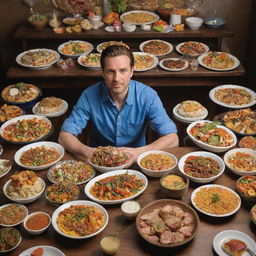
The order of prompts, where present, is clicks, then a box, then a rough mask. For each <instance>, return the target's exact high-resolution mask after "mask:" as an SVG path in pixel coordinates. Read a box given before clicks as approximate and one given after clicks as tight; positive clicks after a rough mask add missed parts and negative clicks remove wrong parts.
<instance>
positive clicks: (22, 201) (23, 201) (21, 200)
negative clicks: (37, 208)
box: [3, 177, 45, 204]
mask: <svg viewBox="0 0 256 256" xmlns="http://www.w3.org/2000/svg"><path fill="white" fill-rule="evenodd" d="M38 179H39V181H40V182H41V184H42V189H41V190H40V192H38V193H37V194H36V195H33V196H29V197H27V198H14V197H11V196H10V195H9V194H8V193H7V189H8V187H9V186H10V184H11V182H12V180H11V179H10V180H8V181H7V182H6V183H5V184H4V187H3V192H4V195H5V196H6V197H7V198H8V199H9V200H11V201H13V202H16V203H19V204H29V203H32V202H34V201H35V200H37V199H38V198H39V197H40V196H41V195H42V194H43V192H44V189H45V182H44V180H43V179H41V178H39V177H38Z"/></svg>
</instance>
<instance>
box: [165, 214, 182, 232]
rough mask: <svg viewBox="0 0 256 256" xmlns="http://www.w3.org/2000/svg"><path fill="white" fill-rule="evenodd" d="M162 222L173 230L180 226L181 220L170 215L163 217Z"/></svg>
mask: <svg viewBox="0 0 256 256" xmlns="http://www.w3.org/2000/svg"><path fill="white" fill-rule="evenodd" d="M164 223H165V224H166V225H167V226H168V227H169V228H170V229H171V230H172V231H175V230H177V229H179V228H180V227H181V224H182V220H181V218H178V217H176V216H172V215H170V216H169V217H168V218H166V219H164Z"/></svg>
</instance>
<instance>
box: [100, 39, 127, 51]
mask: <svg viewBox="0 0 256 256" xmlns="http://www.w3.org/2000/svg"><path fill="white" fill-rule="evenodd" d="M110 45H121V46H125V47H127V48H128V49H129V48H130V47H129V46H128V45H127V44H125V43H123V42H122V41H108V42H104V43H101V44H99V45H98V46H97V51H98V52H100V53H102V51H103V50H105V49H106V48H107V47H108V46H110Z"/></svg>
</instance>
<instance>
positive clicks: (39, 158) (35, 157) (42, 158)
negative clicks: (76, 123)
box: [20, 145, 60, 166]
mask: <svg viewBox="0 0 256 256" xmlns="http://www.w3.org/2000/svg"><path fill="white" fill-rule="evenodd" d="M59 156H60V153H59V152H58V151H57V150H56V149H55V148H52V147H46V146H44V145H43V146H40V147H35V148H31V149H29V150H26V151H24V152H23V153H22V154H21V156H20V162H21V163H22V164H23V165H25V166H42V165H47V164H50V163H53V162H54V161H56V160H57V159H58V158H59Z"/></svg>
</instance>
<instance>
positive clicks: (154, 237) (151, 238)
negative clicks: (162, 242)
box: [145, 235, 159, 243]
mask: <svg viewBox="0 0 256 256" xmlns="http://www.w3.org/2000/svg"><path fill="white" fill-rule="evenodd" d="M145 237H146V238H147V239H148V240H150V241H151V242H152V243H157V242H158V241H159V238H158V236H149V235H145Z"/></svg>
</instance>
